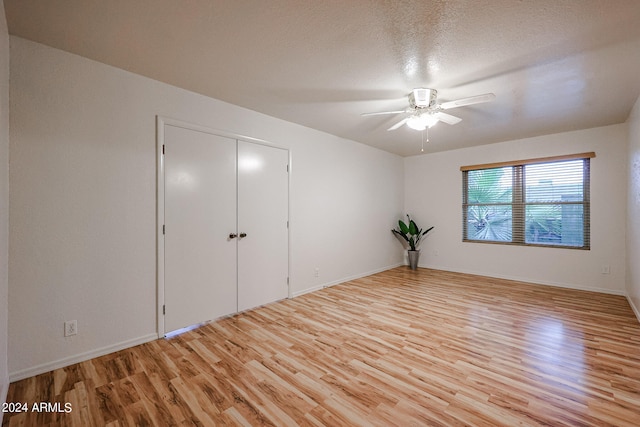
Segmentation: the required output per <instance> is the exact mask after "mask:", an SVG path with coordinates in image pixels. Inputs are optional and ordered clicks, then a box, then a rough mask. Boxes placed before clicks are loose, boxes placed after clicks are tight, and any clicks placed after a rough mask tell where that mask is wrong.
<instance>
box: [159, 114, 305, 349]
mask: <svg viewBox="0 0 640 427" xmlns="http://www.w3.org/2000/svg"><path fill="white" fill-rule="evenodd" d="M165 126H175V127H179V128H183V129H188V130H194V131H198V132H203V133H208V134H211V135H216V136H222V137H227V138H231V139H235V140H240V141H246V142H251V143H254V144H259V145H266V146H269V147H273V148H279V149H282V150H286V151H287V154H288V162H289V175H288V181H287V216H288V220H289V227H288V228H287V276H288V277H289V282H288V283H287V298H292V297H293V295H292V291H291V289H292V286H291V279H290V278H291V232H290V230H291V176H292V158H291V150H290V149H289V148H288V147H284V146H280V145H277V144H274V143H271V142H269V141H266V140H263V139H259V138H254V137H250V136H246V135H241V134H237V133H233V132H228V131H223V130H219V129H213V128H210V127H206V126H202V125H198V124H195V123H189V122H186V121H183V120H177V119H172V118H170V117H165V116H160V115H157V116H156V319H157V320H156V322H157V324H156V327H157V334H158V338H163V337H164V336H165V332H164V326H165V325H164V313H163V306H164V304H165V294H164V285H165V283H164V267H165V266H164V256H165V251H164V233H163V225H164V223H165V222H164V221H165V217H164V203H165V189H164V183H165V176H164V175H165V164H164V153H163V152H162V151H163V150H162V147H163V146H164V142H165V136H164V129H165Z"/></svg>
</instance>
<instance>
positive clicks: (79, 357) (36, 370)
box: [9, 333, 158, 382]
mask: <svg viewBox="0 0 640 427" xmlns="http://www.w3.org/2000/svg"><path fill="white" fill-rule="evenodd" d="M157 339H158V334H157V333H153V334H148V335H145V336H142V337H138V338H134V339H131V340H127V341H122V342H119V343H116V344H113V345H108V346H106V347H102V348H98V349H95V350H91V351H87V352H85V353H80V354H76V355H73V356H69V357H65V358H63V359H58V360H54V361H52V362H48V363H43V364H42V365H37V366H33V367H30V368H26V369H22V370H20V371H16V372H10V373H9V381H10V382H14V381H19V380H22V379H25V378H29V377H32V376H34V375H40V374H44V373H45V372H49V371H53V370H54V369H60V368H64V367H65V366H69V365H73V364H74V363H80V362H84V361H85V360H89V359H93V358H94V357H100V356H104V355H106V354H109V353H113V352H114V351H120V350H124V349H125V348H129V347H133V346H136V345H139V344H144V343H146V342H149V341H153V340H157Z"/></svg>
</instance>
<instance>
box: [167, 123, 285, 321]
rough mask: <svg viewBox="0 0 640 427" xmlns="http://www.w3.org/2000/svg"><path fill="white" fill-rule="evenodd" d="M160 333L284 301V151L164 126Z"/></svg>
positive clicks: (204, 132) (177, 127) (196, 131)
mask: <svg viewBox="0 0 640 427" xmlns="http://www.w3.org/2000/svg"><path fill="white" fill-rule="evenodd" d="M163 149H164V155H163V162H164V225H165V230H164V235H163V240H164V242H163V243H164V331H165V333H167V332H171V331H174V330H177V329H181V328H184V327H187V326H190V325H194V324H198V323H202V322H205V321H208V320H212V319H216V318H219V317H221V316H225V315H229V314H233V313H236V312H238V311H243V310H247V309H249V308H253V307H256V306H259V305H263V304H266V303H269V302H273V301H277V300H280V299H284V298H286V297H287V296H288V192H289V191H288V187H289V185H288V181H289V179H288V162H289V154H288V151H287V150H283V149H279V148H274V147H271V146H267V145H261V144H256V143H251V142H246V141H241V140H236V139H233V138H229V137H225V136H218V135H214V134H211V133H208V132H206V131H201V130H195V129H188V128H184V127H179V126H173V125H165V126H164V147H163Z"/></svg>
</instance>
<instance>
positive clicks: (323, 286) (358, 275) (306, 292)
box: [292, 262, 405, 298]
mask: <svg viewBox="0 0 640 427" xmlns="http://www.w3.org/2000/svg"><path fill="white" fill-rule="evenodd" d="M401 265H405V264H404V263H402V262H401V263H397V264H393V265H389V266H387V267H383V268H378V269H376V270H372V271H367V272H366V273H361V274H356V275H353V276H349V277H343V278H342V279H338V280H333V281H331V282H325V283H322V284H320V285H317V286H313V287H310V288H306V289H304V290H302V291H297V292H294V293H293V295H292V297H293V298H295V297H299V296H300V295H304V294H308V293H311V292H315V291H319V290H320V289H324V288H328V287H331V286H335V285H339V284H340V283H344V282H348V281H350V280H356V279H360V278H362V277H367V276H371V275H372V274H376V273H381V272H383V271H387V270H391V269H392V268H396V267H400V266H401Z"/></svg>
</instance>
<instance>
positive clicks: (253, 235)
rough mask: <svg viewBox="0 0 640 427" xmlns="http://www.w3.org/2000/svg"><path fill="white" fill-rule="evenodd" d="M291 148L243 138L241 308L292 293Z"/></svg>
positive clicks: (240, 173) (240, 148)
mask: <svg viewBox="0 0 640 427" xmlns="http://www.w3.org/2000/svg"><path fill="white" fill-rule="evenodd" d="M288 164H289V152H288V151H287V150H283V149H279V148H274V147H269V146H265V145H259V144H253V143H248V142H244V141H238V233H239V234H238V235H239V236H240V237H239V241H238V310H239V311H243V310H247V309H249V308H253V307H257V306H259V305H263V304H267V303H270V302H273V301H277V300H281V299H284V298H287V296H288V293H289V291H288V289H289V286H288V284H287V276H288V270H289V260H288V258H289V237H288V236H289V233H288V223H287V222H288V219H289V214H288V210H289V208H288V205H289V173H288Z"/></svg>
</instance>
